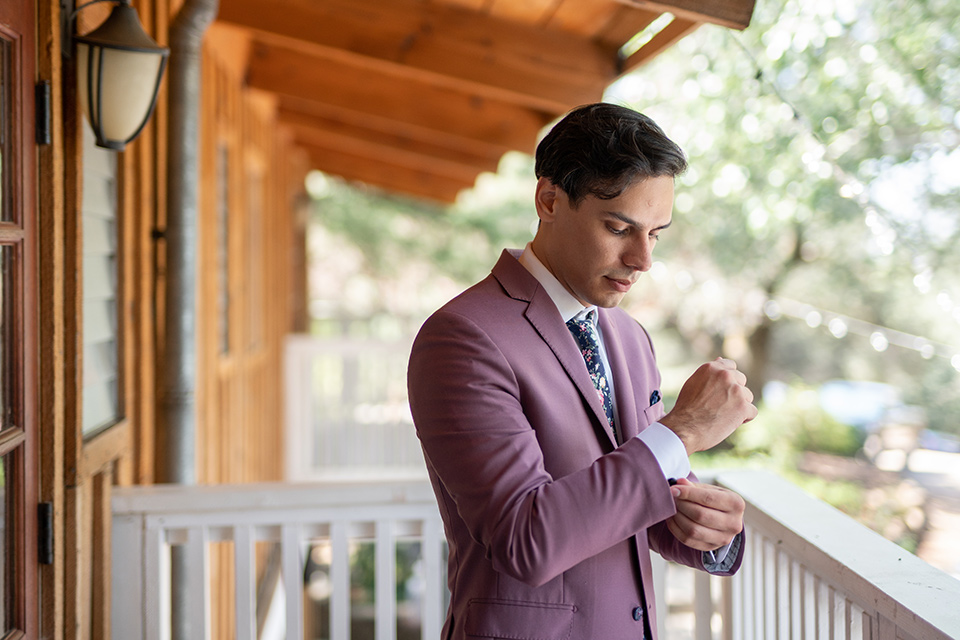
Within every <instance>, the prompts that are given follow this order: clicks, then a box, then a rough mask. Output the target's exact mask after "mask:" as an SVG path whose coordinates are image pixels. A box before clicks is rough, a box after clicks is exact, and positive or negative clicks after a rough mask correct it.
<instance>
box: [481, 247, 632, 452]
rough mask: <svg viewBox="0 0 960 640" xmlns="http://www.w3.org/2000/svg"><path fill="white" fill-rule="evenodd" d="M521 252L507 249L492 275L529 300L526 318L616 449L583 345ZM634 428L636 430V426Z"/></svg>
mask: <svg viewBox="0 0 960 640" xmlns="http://www.w3.org/2000/svg"><path fill="white" fill-rule="evenodd" d="M519 255H520V254H519V252H516V253H514V252H508V251H504V252H503V254H502V255H501V256H500V260H499V261H498V262H497V264H496V265H495V266H494V268H493V276H494V277H495V278H496V279H497V280H498V281H499V282H500V285H501V286H502V287H503V289H504V291H506V293H507V295H509V296H510V297H512V298H514V299H516V300H523V301H526V302H527V303H528V306H527V310H526V312H525V313H524V316H525V317H526V318H527V321H528V322H529V323H530V324H531V326H533V328H534V329H535V330H536V332H537V333H538V334H539V335H540V337H541V338H542V339H543V341H544V342H545V343H547V346H549V347H550V349H551V350H552V351H553V353H554V355H556V357H557V361H558V362H559V363H560V366H561V367H563V370H564V371H565V372H566V374H567V375H568V376H569V377H570V379H571V380H572V381H573V383H574V385H576V387H577V390H578V391H579V392H580V395H581V397H582V398H583V400H584V402H586V403H587V406H589V407H590V411H591V412H592V413H593V420H592V421H591V422H592V423H593V424H594V427H595V428H596V429H597V431H598V432H599V433H600V434H602V435H600V436H599V437H601V438H603V439H605V441H606V442H609V443H610V445H611V446H612V447H614V448H616V446H617V444H616V442H615V441H614V439H613V434H612V433H611V431H610V427H609V426H608V425H607V417H606V414H605V413H604V412H603V404H602V403H601V402H600V396H599V395H598V394H597V389H596V387H594V386H593V382H592V381H591V380H590V374H589V373H587V367H586V365H585V364H584V362H583V356H582V355H581V354H580V348H579V347H578V346H577V342H576V340H574V338H573V336H572V335H571V334H570V330H569V329H567V327H566V325H565V324H564V323H563V320H562V319H561V318H560V313H559V312H558V311H557V306H556V305H555V304H554V303H553V300H551V299H550V296H549V295H548V294H547V292H546V290H544V288H543V287H541V286H540V283H539V282H537V279H536V278H534V277H533V275H531V274H530V272H529V271H527V270H526V269H525V268H524V267H523V265H521V264H520V263H519V262H518V261H517V258H518V257H519ZM621 360H622V358H621ZM615 375H616V374H615ZM614 384H617V383H616V378H614ZM617 388H619V386H618V387H617ZM618 402H619V398H618ZM633 428H634V432H635V431H636V425H634V427H633Z"/></svg>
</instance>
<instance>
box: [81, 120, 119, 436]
mask: <svg viewBox="0 0 960 640" xmlns="http://www.w3.org/2000/svg"><path fill="white" fill-rule="evenodd" d="M83 134H84V135H83V203H82V209H81V211H82V217H83V433H84V434H88V433H92V432H93V431H96V430H97V429H100V428H102V427H106V426H109V425H111V424H113V423H114V422H116V421H117V420H118V419H119V418H120V401H119V388H118V377H117V373H118V357H117V356H118V352H117V338H118V325H117V293H118V291H117V290H118V286H117V285H118V283H117V155H116V153H115V152H113V151H108V150H106V149H101V148H100V147H97V146H96V145H95V141H94V137H93V132H92V131H91V130H90V127H89V126H84V129H83Z"/></svg>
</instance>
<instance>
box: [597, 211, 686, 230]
mask: <svg viewBox="0 0 960 640" xmlns="http://www.w3.org/2000/svg"><path fill="white" fill-rule="evenodd" d="M604 213H606V214H607V215H608V216H610V217H611V218H616V219H617V220H619V221H620V222H622V223H624V224H628V225H630V226H631V227H636V228H637V229H640V228H642V227H643V225H642V224H640V223H639V222H637V221H636V220H634V219H633V218H628V217H627V216H625V215H623V214H622V213H620V212H618V211H605V212H604ZM671 224H673V220H670V222H668V223H667V224H662V225H660V226H659V227H657V228H655V229H651V231H663V230H664V229H666V228H667V227H669V226H670V225H671Z"/></svg>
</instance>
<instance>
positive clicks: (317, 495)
mask: <svg viewBox="0 0 960 640" xmlns="http://www.w3.org/2000/svg"><path fill="white" fill-rule="evenodd" d="M715 482H717V483H718V484H720V485H723V486H727V487H729V488H731V489H733V490H735V491H737V492H738V493H739V494H740V495H742V496H743V497H744V499H745V500H746V502H747V512H746V526H747V551H746V553H747V555H746V556H745V558H744V562H743V566H742V568H741V571H740V572H739V574H737V576H735V577H734V578H732V579H725V578H716V577H711V576H707V575H705V574H702V573H697V574H696V576H695V578H694V588H693V589H692V593H690V594H689V595H690V599H689V602H686V603H682V602H679V603H678V602H676V601H673V602H668V600H669V598H666V597H663V596H664V595H665V594H666V593H669V592H671V588H670V587H671V583H672V581H674V580H678V579H682V578H683V577H684V573H683V572H684V571H687V570H686V569H680V568H678V567H675V566H673V565H670V566H669V567H668V569H667V570H666V571H663V568H662V567H661V568H660V570H658V576H659V580H660V583H661V584H660V586H659V587H658V592H659V593H660V595H661V598H660V601H661V605H662V607H661V612H660V618H661V628H662V629H666V628H674V629H675V628H677V626H676V625H675V624H673V622H672V619H673V618H675V617H679V616H680V615H681V614H682V613H683V612H684V611H686V612H689V613H686V614H684V615H687V616H688V617H690V618H692V623H691V624H690V625H689V630H682V631H680V632H671V633H672V635H670V636H669V638H670V640H674V639H675V638H681V637H688V638H692V639H695V640H708V639H710V640H715V639H723V640H774V639H784V640H787V639H789V640H847V639H849V640H853V639H856V640H941V639H942V640H948V639H951V638H960V606H958V605H960V581H958V580H956V579H954V578H952V577H950V576H948V575H946V574H945V573H943V572H941V571H939V570H938V569H935V568H933V567H931V566H930V565H928V564H926V563H925V562H923V561H921V560H919V559H918V558H916V557H915V556H913V555H911V554H909V553H908V552H906V551H904V550H902V549H900V548H899V547H897V546H896V545H894V544H892V543H890V542H888V541H886V540H884V539H883V538H881V537H880V536H878V535H876V534H875V533H873V532H871V531H869V530H868V529H866V528H865V527H863V526H862V525H860V524H858V523H856V522H855V521H853V520H852V519H850V518H848V517H847V516H845V515H843V514H841V513H840V512H838V511H836V510H835V509H833V508H832V507H830V506H828V505H826V504H824V503H822V502H820V501H819V500H816V499H814V498H811V497H810V496H808V495H806V494H805V493H803V492H802V491H800V490H799V489H798V488H796V487H795V486H793V485H791V484H790V483H789V482H786V481H784V480H782V479H780V478H779V477H777V476H775V475H773V474H771V473H769V472H763V471H735V472H725V473H722V474H719V475H718V476H717V477H716V478H715ZM113 514H114V517H113V522H114V525H113V534H112V535H113V558H112V566H113V606H112V616H113V617H112V625H113V637H114V638H123V639H124V640H136V639H137V638H146V639H149V640H166V639H167V638H169V637H170V629H171V626H172V625H171V617H170V616H171V604H170V603H171V575H170V573H171V572H170V549H171V546H172V545H185V549H186V553H187V555H188V557H189V559H190V560H189V562H188V565H189V567H190V575H189V577H188V579H187V580H186V583H187V585H186V588H188V589H189V594H188V596H189V597H188V598H187V601H188V602H189V603H190V607H189V611H187V612H185V615H188V616H190V619H191V625H192V628H193V629H199V630H202V633H198V634H196V636H195V637H196V638H210V637H211V636H210V615H211V602H210V584H211V583H210V580H211V576H210V572H209V564H210V563H209V557H210V549H211V544H212V543H213V542H217V541H232V542H233V555H234V566H235V569H236V579H237V584H236V603H235V607H234V609H235V612H234V616H235V626H236V630H237V634H236V637H237V638H238V639H240V640H247V639H250V640H252V639H253V638H256V637H257V629H256V614H255V607H256V603H255V595H254V594H255V593H256V586H257V585H256V584H255V579H254V569H253V567H254V560H253V559H254V551H255V543H256V542H257V541H272V542H276V543H279V545H280V548H281V552H280V555H281V559H282V560H281V565H282V570H281V573H282V585H283V592H284V593H285V594H286V596H287V597H285V598H284V599H283V600H284V611H283V616H282V618H283V627H284V629H285V635H284V636H283V637H286V638H287V639H288V640H294V639H297V638H303V637H304V635H303V589H304V582H303V574H304V562H305V558H306V550H307V548H308V546H309V545H310V544H311V543H312V542H313V543H315V542H317V541H323V542H324V544H329V545H330V547H331V550H332V553H331V561H330V569H331V571H330V573H331V576H330V578H331V589H330V592H329V598H330V625H329V635H328V636H327V637H329V638H332V639H333V640H348V639H349V638H350V619H351V610H350V608H351V601H350V577H349V554H350V548H351V544H354V543H356V542H357V541H373V542H374V543H375V565H376V567H375V576H376V579H375V585H376V587H375V621H376V625H375V638H376V640H395V638H396V630H397V622H396V621H397V600H396V591H395V573H394V572H395V570H396V569H395V567H396V564H395V558H396V556H395V551H396V545H397V543H398V541H402V540H407V539H417V540H419V541H420V542H421V544H422V564H423V567H424V569H423V579H424V589H423V592H422V597H421V611H420V614H421V622H422V626H421V637H422V638H423V639H424V640H427V639H430V640H434V639H436V638H439V636H440V626H441V623H442V618H443V613H444V598H445V591H444V580H443V570H444V567H443V566H442V564H443V562H442V558H443V553H444V543H443V532H442V525H441V522H440V518H439V515H438V513H437V509H436V505H435V502H434V499H433V494H432V492H431V489H430V486H429V484H428V483H427V482H425V481H411V482H389V483H351V484H343V483H326V484H266V485H264V484H260V485H230V486H227V485H224V486H208V487H189V488H186V487H170V486H158V487H127V488H118V489H116V490H115V493H114V498H113ZM665 633H666V632H662V633H661V638H663V639H664V640H666V638H667V636H666V635H665ZM684 634H687V635H684ZM191 640H193V638H191Z"/></svg>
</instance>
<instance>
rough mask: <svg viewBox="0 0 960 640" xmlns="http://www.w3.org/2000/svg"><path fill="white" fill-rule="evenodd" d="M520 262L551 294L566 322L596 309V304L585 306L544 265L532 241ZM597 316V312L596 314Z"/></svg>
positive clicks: (525, 249)
mask: <svg viewBox="0 0 960 640" xmlns="http://www.w3.org/2000/svg"><path fill="white" fill-rule="evenodd" d="M519 260H520V264H522V265H523V266H524V268H525V269H526V270H527V271H529V272H530V274H531V275H532V276H533V277H534V278H536V279H537V282H539V283H540V286H542V287H543V289H544V291H546V292H547V295H548V296H550V299H551V300H553V304H555V305H556V306H557V310H558V311H559V312H560V317H561V318H563V321H564V322H567V321H569V320H570V319H571V318H574V317H577V316H580V317H583V316H585V315H586V314H588V313H590V312H591V311H592V310H594V309H596V306H594V305H590V306H589V307H584V306H583V305H582V304H580V301H579V300H577V299H576V298H574V297H573V295H572V294H571V293H570V292H569V291H567V290H566V289H565V288H564V286H563V285H562V284H560V281H559V280H557V278H556V276H554V275H553V274H552V273H550V271H549V270H548V269H547V268H546V267H545V266H543V263H542V262H540V259H539V258H538V257H537V254H535V253H534V252H533V246H532V244H531V243H529V242H528V243H527V246H526V247H525V248H524V250H523V253H522V254H521V255H520V258H519ZM594 317H596V314H594Z"/></svg>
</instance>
